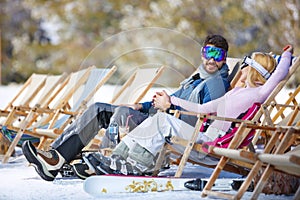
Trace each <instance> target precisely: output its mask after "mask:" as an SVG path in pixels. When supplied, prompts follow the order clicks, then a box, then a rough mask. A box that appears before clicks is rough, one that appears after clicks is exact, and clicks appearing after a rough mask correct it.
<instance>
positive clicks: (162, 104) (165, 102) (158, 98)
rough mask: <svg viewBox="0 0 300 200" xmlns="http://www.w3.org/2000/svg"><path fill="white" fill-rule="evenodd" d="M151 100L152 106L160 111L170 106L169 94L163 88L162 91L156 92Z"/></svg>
mask: <svg viewBox="0 0 300 200" xmlns="http://www.w3.org/2000/svg"><path fill="white" fill-rule="evenodd" d="M152 100H153V106H154V108H156V109H159V110H161V111H166V110H167V109H169V108H170V107H171V100H170V96H169V95H168V94H167V93H166V91H165V90H163V91H162V92H156V94H155V95H154V97H153V99H152Z"/></svg>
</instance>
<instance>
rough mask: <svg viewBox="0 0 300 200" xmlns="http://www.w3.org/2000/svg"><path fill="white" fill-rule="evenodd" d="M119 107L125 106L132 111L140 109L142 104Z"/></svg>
mask: <svg viewBox="0 0 300 200" xmlns="http://www.w3.org/2000/svg"><path fill="white" fill-rule="evenodd" d="M119 106H126V107H129V108H132V109H133V110H140V109H142V104H139V103H136V104H120V105H119Z"/></svg>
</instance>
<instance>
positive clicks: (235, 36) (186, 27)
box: [0, 0, 300, 87]
mask: <svg viewBox="0 0 300 200" xmlns="http://www.w3.org/2000/svg"><path fill="white" fill-rule="evenodd" d="M0 16H1V17H0V31H1V74H0V75H1V81H0V84H2V85H7V84H9V83H12V82H16V83H21V82H24V81H25V80H26V79H27V78H28V77H29V76H30V75H31V74H32V73H50V74H60V73H62V72H72V71H76V70H78V69H79V68H84V67H87V66H88V65H96V66H97V67H103V68H106V67H110V66H112V65H117V66H118V67H120V70H118V71H117V73H116V74H115V75H114V77H113V78H112V79H111V80H110V82H111V83H116V82H118V83H122V81H124V80H125V79H126V77H123V75H122V73H124V72H127V71H128V70H129V68H130V67H131V68H132V67H144V66H149V65H167V66H169V68H170V69H172V70H173V72H176V73H167V74H168V76H165V77H163V79H164V82H162V83H161V84H168V85H169V86H178V81H180V80H182V79H183V78H184V77H186V76H188V75H189V74H191V72H193V71H194V70H195V67H197V66H198V65H199V64H200V63H201V59H200V47H201V44H202V41H203V39H204V38H205V36H206V35H207V34H210V33H214V34H221V35H223V36H224V37H225V38H226V39H227V40H228V41H229V45H230V49H229V52H228V55H229V56H230V57H238V58H242V57H243V56H244V55H249V54H250V53H251V52H254V51H263V52H270V51H272V52H273V53H276V54H280V53H281V52H282V48H283V47H284V46H285V45H286V44H293V45H294V47H295V51H294V53H295V55H299V53H300V46H299V45H300V0H210V1H207V0H185V1H184V0H152V1H151V0H143V1H139V0H76V1H74V0H62V1H57V0H51V1H50V0H49V1H47V0H1V1H0ZM129 36H130V37H129ZM170 74H171V76H170ZM172 75H173V76H172ZM120 77H122V78H120ZM123 79H124V80H123ZM299 83H300V73H299V72H298V75H297V76H295V78H294V79H292V80H291V81H290V83H289V86H290V87H294V86H296V85H299Z"/></svg>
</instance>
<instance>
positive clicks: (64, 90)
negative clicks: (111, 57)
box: [2, 67, 92, 163]
mask: <svg viewBox="0 0 300 200" xmlns="http://www.w3.org/2000/svg"><path fill="white" fill-rule="evenodd" d="M91 70H92V67H89V68H87V69H84V70H81V71H78V72H76V73H72V74H71V75H70V76H69V77H68V79H67V80H66V81H65V82H64V83H63V84H62V85H61V86H60V88H59V89H58V90H57V91H56V92H54V94H52V95H51V97H49V99H48V100H49V101H48V102H47V103H49V104H48V105H47V107H42V108H39V107H35V108H34V109H31V110H30V112H29V114H28V115H27V116H26V117H25V118H24V119H23V120H22V122H21V123H20V126H18V127H15V126H13V125H12V124H6V126H7V128H8V129H9V130H12V131H16V132H17V133H16V136H15V137H14V140H13V141H12V143H11V144H10V146H9V149H8V151H7V152H6V154H5V156H4V157H3V160H2V162H3V163H6V162H7V161H8V159H9V157H10V156H11V154H12V152H13V151H14V149H15V147H16V146H17V144H18V142H19V140H20V139H21V138H22V135H23V134H24V133H25V132H26V133H27V134H29V135H32V136H34V137H38V136H39V135H38V134H34V133H33V132H32V130H33V127H34V125H37V126H42V125H45V124H47V123H49V122H50V120H51V119H52V118H53V117H54V116H55V113H57V112H59V111H61V110H68V108H69V104H68V102H69V100H70V98H71V97H72V95H73V93H74V92H75V91H76V90H77V89H78V88H79V87H80V85H82V84H84V82H86V80H87V78H88V75H89V73H90V71H91ZM55 98H56V99H57V100H58V101H57V102H56V103H55V105H54V106H53V107H52V109H50V108H49V107H50V104H51V103H52V101H53V100H54V99H55ZM48 106H49V107H48ZM35 120H37V122H35Z"/></svg>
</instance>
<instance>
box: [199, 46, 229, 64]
mask: <svg viewBox="0 0 300 200" xmlns="http://www.w3.org/2000/svg"><path fill="white" fill-rule="evenodd" d="M201 52H202V56H203V57H204V58H205V59H207V60H209V59H211V58H213V59H214V60H215V61H216V62H220V61H222V60H225V57H226V54H227V53H226V51H225V50H224V49H221V48H218V47H213V46H205V47H202V50H201Z"/></svg>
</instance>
